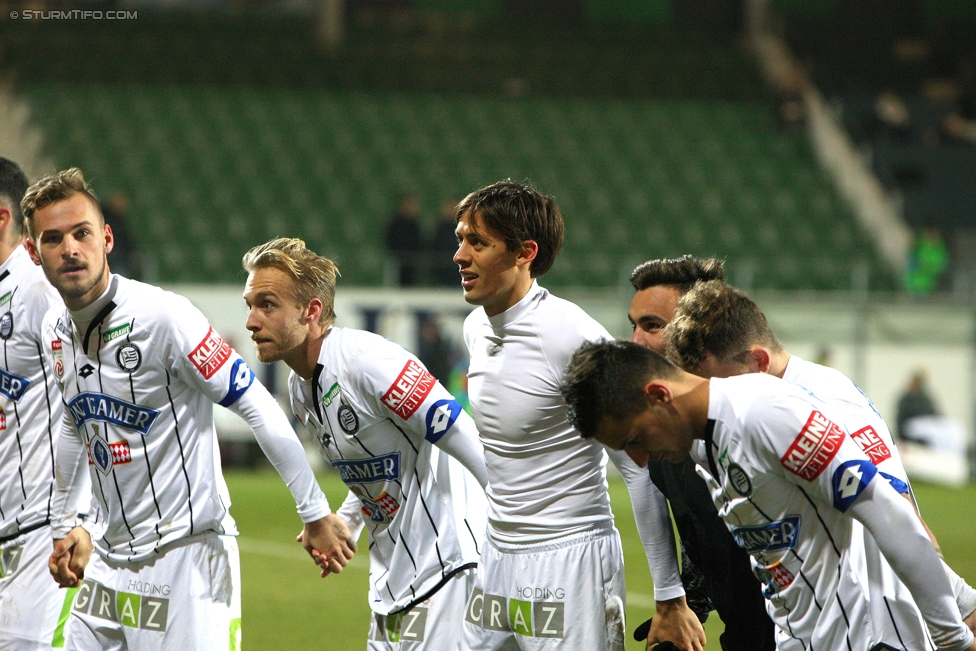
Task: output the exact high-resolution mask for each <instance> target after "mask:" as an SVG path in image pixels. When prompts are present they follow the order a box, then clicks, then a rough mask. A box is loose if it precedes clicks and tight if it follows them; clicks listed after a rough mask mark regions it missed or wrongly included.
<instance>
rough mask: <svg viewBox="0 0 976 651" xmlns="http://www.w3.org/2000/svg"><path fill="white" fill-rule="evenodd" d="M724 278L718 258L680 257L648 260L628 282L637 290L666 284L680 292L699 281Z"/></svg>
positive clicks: (723, 268) (635, 270) (721, 263)
mask: <svg viewBox="0 0 976 651" xmlns="http://www.w3.org/2000/svg"><path fill="white" fill-rule="evenodd" d="M708 280H725V263H724V262H723V261H722V260H719V259H718V258H696V257H695V256H693V255H683V256H681V257H680V258H662V259H660V260H648V261H647V262H645V263H644V264H642V265H638V266H637V268H636V269H634V272H633V273H632V274H630V284H631V285H633V286H634V289H635V290H637V291H638V292H639V291H641V290H644V289H647V288H648V287H657V286H658V285H666V286H668V287H676V288H677V289H678V291H679V292H680V293H682V294H684V293H685V292H687V291H688V290H689V289H691V288H692V287H694V285H695V283H697V282H699V281H708Z"/></svg>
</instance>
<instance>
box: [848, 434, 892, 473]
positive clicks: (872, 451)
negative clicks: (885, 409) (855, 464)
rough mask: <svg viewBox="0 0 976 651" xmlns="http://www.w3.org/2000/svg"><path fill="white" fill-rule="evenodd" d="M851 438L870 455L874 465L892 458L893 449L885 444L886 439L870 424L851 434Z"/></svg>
mask: <svg viewBox="0 0 976 651" xmlns="http://www.w3.org/2000/svg"><path fill="white" fill-rule="evenodd" d="M851 438H852V439H854V442H855V443H857V447H859V448H861V451H862V452H864V454H866V455H868V458H869V459H871V463H873V464H874V465H878V464H879V463H881V462H882V461H887V460H888V459H890V458H891V450H889V449H888V446H887V445H885V442H884V439H882V438H881V437H880V436H878V433H877V432H876V431H874V428H873V427H871V426H870V425H868V426H867V427H865V428H862V429H859V430H857V431H856V432H854V433H853V434H851Z"/></svg>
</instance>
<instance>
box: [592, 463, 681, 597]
mask: <svg viewBox="0 0 976 651" xmlns="http://www.w3.org/2000/svg"><path fill="white" fill-rule="evenodd" d="M607 453H608V455H609V456H610V460H611V461H612V462H613V465H615V466H616V467H617V470H619V471H620V474H621V475H622V476H623V478H624V482H625V483H626V484H627V491H628V492H629V493H630V503H631V506H632V507H633V509H634V521H635V523H636V525H637V535H638V536H639V537H640V539H641V543H642V544H643V545H644V555H645V556H646V557H647V565H648V567H649V568H650V570H651V578H652V579H653V581H654V599H655V601H667V600H669V599H677V598H678V597H680V596H682V595H683V594H685V589H684V586H683V584H682V583H681V574H680V572H679V571H678V551H677V543H676V541H675V539H674V529H673V528H672V526H671V513H670V511H669V510H668V502H667V499H666V498H665V497H664V494H663V493H662V492H661V491H660V490H659V489H658V487H657V486H655V485H654V482H652V481H651V475H650V473H648V472H647V469H646V468H640V467H638V466H637V464H636V463H634V461H633V460H632V459H631V458H630V457H629V456H627V453H626V452H623V451H621V450H607Z"/></svg>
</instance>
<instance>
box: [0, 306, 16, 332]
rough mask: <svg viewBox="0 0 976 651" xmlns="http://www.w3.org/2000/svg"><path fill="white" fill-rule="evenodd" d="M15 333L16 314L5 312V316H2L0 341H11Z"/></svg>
mask: <svg viewBox="0 0 976 651" xmlns="http://www.w3.org/2000/svg"><path fill="white" fill-rule="evenodd" d="M13 333H14V313H13V312H4V314H3V316H0V339H10V336H11V335H12V334H13Z"/></svg>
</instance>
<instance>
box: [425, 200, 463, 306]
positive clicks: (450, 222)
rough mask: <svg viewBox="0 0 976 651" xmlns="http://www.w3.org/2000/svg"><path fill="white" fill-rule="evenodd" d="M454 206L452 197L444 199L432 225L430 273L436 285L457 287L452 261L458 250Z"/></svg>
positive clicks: (457, 278)
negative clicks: (437, 217) (436, 218)
mask: <svg viewBox="0 0 976 651" xmlns="http://www.w3.org/2000/svg"><path fill="white" fill-rule="evenodd" d="M456 207H457V202H456V201H454V199H445V200H444V202H443V203H442V204H441V214H440V219H439V220H438V221H437V225H436V226H435V227H434V237H433V239H432V240H431V242H430V255H431V271H432V274H431V275H432V277H433V282H434V284H435V285H437V286H438V287H457V286H458V283H459V282H460V276H459V275H458V266H457V263H456V262H454V254H455V253H457V250H458V241H457V235H455V234H454V229H455V228H456V227H457V223H456V221H455V219H454V209H455V208H456Z"/></svg>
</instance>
